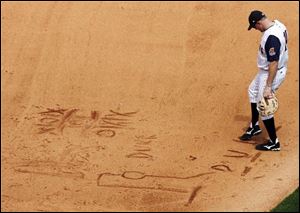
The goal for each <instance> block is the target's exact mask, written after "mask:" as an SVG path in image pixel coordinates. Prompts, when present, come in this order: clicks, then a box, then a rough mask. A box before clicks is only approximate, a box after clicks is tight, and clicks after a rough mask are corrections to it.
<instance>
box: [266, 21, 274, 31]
mask: <svg viewBox="0 0 300 213" xmlns="http://www.w3.org/2000/svg"><path fill="white" fill-rule="evenodd" d="M274 24H275V22H273V21H268V22H266V25H265V30H264V31H266V30H268V29H269V28H270V27H272V26H273V25H274Z"/></svg>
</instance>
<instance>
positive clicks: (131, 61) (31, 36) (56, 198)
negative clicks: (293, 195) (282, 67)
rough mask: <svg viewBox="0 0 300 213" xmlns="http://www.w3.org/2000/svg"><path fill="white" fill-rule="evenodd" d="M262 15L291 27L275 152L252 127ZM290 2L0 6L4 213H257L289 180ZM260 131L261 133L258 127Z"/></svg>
mask: <svg viewBox="0 0 300 213" xmlns="http://www.w3.org/2000/svg"><path fill="white" fill-rule="evenodd" d="M253 9H259V10H262V11H264V12H265V13H266V14H267V15H268V16H269V17H270V18H274V19H278V20H280V21H282V22H283V23H284V24H285V25H286V26H287V28H288V30H289V41H288V42H289V53H290V59H289V68H288V74H287V78H286V80H285V82H284V84H283V85H282V86H281V88H280V90H279V91H278V99H279V102H280V103H279V104H280V107H279V111H278V112H277V114H276V117H275V121H276V126H277V130H278V135H279V138H280V141H281V144H282V151H280V152H267V153H265V152H258V151H257V150H255V149H254V145H255V144H256V143H261V142H263V140H265V139H266V138H267V134H266V131H265V130H264V129H263V130H264V131H263V134H261V135H260V136H259V137H257V138H256V139H255V141H252V142H253V143H246V144H245V143H241V142H239V141H238V140H237V137H238V136H239V135H240V134H241V133H242V132H243V131H244V130H245V127H247V125H248V123H249V121H250V104H249V103H248V97H247V88H248V85H249V83H250V82H251V80H252V79H253V77H254V76H255V74H256V72H257V71H256V70H257V68H256V52H257V46H258V43H259V41H260V38H261V34H260V33H259V32H258V31H254V30H252V31H247V27H248V21H247V19H248V14H249V12H250V11H251V10H253ZM298 11H299V4H298V3H297V2H289V3H285V2H284V3H283V2H282V3H281V2H271V3H269V2H251V3H248V2H230V3H228V2H224V3H223V2H212V3H208V2H188V3H186V2H172V3H171V2H123V3H121V2H119V3H113V2H88V3H83V2H43V3H41V2H1V44H2V54H1V62H2V63H1V77H2V78H1V113H2V116H1V124H2V131H1V139H2V143H1V148H2V149H1V150H2V152H1V164H2V166H1V172H2V175H1V186H2V193H1V210H2V211H267V210H269V209H270V208H272V207H274V205H275V204H276V203H277V202H279V201H280V200H281V199H282V198H283V197H284V196H286V195H287V194H289V193H290V192H292V191H293V190H294V189H295V187H296V186H298V181H299V151H298V150H299V149H298V148H299V143H298V141H299V132H298V129H299V121H298V117H299V111H298V109H299V87H298V83H299V82H298V81H299V75H298V74H299V73H298V70H299V63H298V57H299V49H298V46H299V43H298V41H299V34H298V26H299V14H298ZM262 126H263V125H262Z"/></svg>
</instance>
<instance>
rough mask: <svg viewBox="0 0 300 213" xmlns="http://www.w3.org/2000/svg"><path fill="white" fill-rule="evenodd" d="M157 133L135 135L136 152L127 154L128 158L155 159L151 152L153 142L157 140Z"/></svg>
mask: <svg viewBox="0 0 300 213" xmlns="http://www.w3.org/2000/svg"><path fill="white" fill-rule="evenodd" d="M156 140H157V137H156V135H151V136H144V135H138V136H135V139H134V141H135V144H134V152H133V153H130V154H128V155H126V157H127V158H142V159H149V160H153V156H152V155H151V154H150V153H149V152H150V151H151V143H153V142H156Z"/></svg>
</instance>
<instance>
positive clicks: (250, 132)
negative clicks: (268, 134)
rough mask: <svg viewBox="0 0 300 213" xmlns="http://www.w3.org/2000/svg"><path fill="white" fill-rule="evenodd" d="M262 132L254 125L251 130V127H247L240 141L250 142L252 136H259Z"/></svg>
mask: <svg viewBox="0 0 300 213" xmlns="http://www.w3.org/2000/svg"><path fill="white" fill-rule="evenodd" d="M261 132H262V131H261V129H260V127H259V125H255V126H254V127H253V128H252V127H249V128H248V129H247V131H246V132H245V134H243V135H242V136H241V137H240V139H241V140H242V141H248V140H250V139H251V138H252V137H253V136H254V135H258V134H260V133H261Z"/></svg>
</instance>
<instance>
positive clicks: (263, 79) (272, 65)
mask: <svg viewBox="0 0 300 213" xmlns="http://www.w3.org/2000/svg"><path fill="white" fill-rule="evenodd" d="M248 20H249V24H250V25H249V27H248V30H251V29H252V28H254V29H256V30H259V31H261V32H262V33H263V34H262V38H261V41H260V45H259V49H258V56H257V66H258V73H257V75H256V76H255V78H254V79H253V81H252V82H251V84H250V86H249V88H248V95H249V100H250V103H251V113H252V120H251V122H250V126H249V128H248V129H247V131H246V132H245V134H243V135H242V136H241V137H240V139H241V140H243V141H247V140H250V139H251V138H252V137H253V136H255V135H258V134H260V133H261V131H262V130H261V129H260V127H259V125H258V119H259V113H258V110H257V103H258V102H259V100H261V99H262V98H263V97H265V98H271V97H272V96H273V95H274V94H275V91H276V90H277V89H278V88H279V86H280V85H281V84H282V82H283V81H284V79H285V76H286V72H287V62H288V46H287V41H288V40H287V39H288V33H287V29H286V27H285V26H284V25H283V24H282V23H281V22H279V21H278V20H274V21H271V20H269V19H268V18H267V17H266V15H265V14H264V13H263V12H261V11H258V10H254V11H252V12H251V14H250V15H249V18H248ZM261 120H262V121H263V123H264V125H265V127H266V130H267V132H268V135H269V137H270V139H269V140H268V142H267V143H266V144H260V145H257V146H256V149H257V150H266V151H268V150H272V151H279V150H280V143H279V140H278V138H277V135H276V129H275V122H274V117H273V115H269V116H262V117H261Z"/></svg>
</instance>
